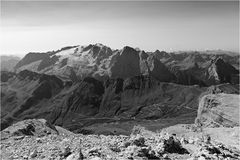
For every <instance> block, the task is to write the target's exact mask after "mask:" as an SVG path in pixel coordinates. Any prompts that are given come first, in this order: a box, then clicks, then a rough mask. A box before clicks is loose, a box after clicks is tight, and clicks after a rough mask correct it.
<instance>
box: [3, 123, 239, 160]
mask: <svg viewBox="0 0 240 160" xmlns="http://www.w3.org/2000/svg"><path fill="white" fill-rule="evenodd" d="M174 129H175V131H179V132H181V133H180V134H179V133H178V132H175V133H174ZM229 132H231V135H228V133H229ZM238 133H239V127H238V128H228V129H227V130H221V135H225V139H228V140H229V139H231V140H232V139H234V140H235V142H236V140H237V139H238V140H239V134H238ZM233 134H235V135H233ZM0 153H1V159H62V160H63V159H66V160H82V159H91V160H110V159H111V160H120V159H122V160H126V159H139V160H140V159H174V160H175V159H182V160H187V159H189V160H190V159H239V158H240V150H239V148H236V147H235V146H234V145H233V144H230V145H228V144H224V143H222V142H221V141H219V138H215V137H212V132H210V131H209V130H208V129H204V130H203V131H201V132H200V131H196V128H195V127H194V125H178V126H173V127H170V128H167V129H165V130H162V131H160V132H157V133H154V132H151V131H147V130H145V129H144V128H143V127H140V126H136V127H134V128H133V130H132V133H131V135H129V136H123V135H119V136H115V135H112V136H111V135H109V136H104V135H82V134H74V133H72V132H69V131H67V130H65V129H63V128H61V127H57V126H56V127H53V126H49V125H48V124H47V123H46V121H44V120H37V119H32V120H25V121H22V122H19V123H17V124H15V125H13V126H11V127H9V128H6V129H5V130H3V131H2V132H1V152H0Z"/></svg>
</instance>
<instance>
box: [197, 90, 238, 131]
mask: <svg viewBox="0 0 240 160" xmlns="http://www.w3.org/2000/svg"><path fill="white" fill-rule="evenodd" d="M239 98H240V97H239V95H236V94H224V93H219V94H208V95H205V96H203V97H202V98H201V100H200V102H199V108H198V116H197V119H196V123H198V124H200V125H202V126H206V127H219V126H223V127H234V126H239V107H240V105H239Z"/></svg>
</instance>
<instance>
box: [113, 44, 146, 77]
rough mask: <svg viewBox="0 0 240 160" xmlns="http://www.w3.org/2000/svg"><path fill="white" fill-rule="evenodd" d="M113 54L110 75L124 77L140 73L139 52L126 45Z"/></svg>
mask: <svg viewBox="0 0 240 160" xmlns="http://www.w3.org/2000/svg"><path fill="white" fill-rule="evenodd" d="M115 56H116V58H114V61H113V62H112V67H111V69H110V71H111V77H113V78H123V79H125V78H128V77H133V76H137V75H140V72H141V71H140V64H139V54H138V52H137V51H136V50H135V49H133V48H131V47H128V46H126V47H124V48H123V50H122V51H121V52H120V54H117V55H115Z"/></svg>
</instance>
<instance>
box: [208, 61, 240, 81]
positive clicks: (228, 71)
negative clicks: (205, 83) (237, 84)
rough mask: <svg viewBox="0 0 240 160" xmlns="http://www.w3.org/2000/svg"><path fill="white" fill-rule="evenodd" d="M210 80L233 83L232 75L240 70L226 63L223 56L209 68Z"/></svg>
mask: <svg viewBox="0 0 240 160" xmlns="http://www.w3.org/2000/svg"><path fill="white" fill-rule="evenodd" d="M208 73H209V80H212V81H215V82H216V83H231V82H232V76H233V75H238V74H239V71H238V70H237V69H235V68H234V67H233V66H231V65H230V64H229V63H226V62H225V61H224V60H223V59H222V58H218V59H216V60H215V61H214V63H213V64H212V65H211V66H210V67H209V68H208Z"/></svg>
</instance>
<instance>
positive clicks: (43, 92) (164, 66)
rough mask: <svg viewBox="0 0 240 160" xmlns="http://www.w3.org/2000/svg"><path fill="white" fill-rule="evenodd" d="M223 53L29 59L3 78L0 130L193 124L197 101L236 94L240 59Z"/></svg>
mask: <svg viewBox="0 0 240 160" xmlns="http://www.w3.org/2000/svg"><path fill="white" fill-rule="evenodd" d="M219 52H220V53H217V51H206V52H197V51H192V52H179V53H177V52H172V53H168V52H165V51H159V50H156V51H155V52H145V51H143V50H140V49H134V48H132V47H129V46H125V47H124V48H123V49H111V48H110V47H107V46H105V45H102V44H94V45H93V44H90V45H87V46H68V47H64V48H62V49H60V50H57V51H49V52H46V53H28V54H27V55H26V56H25V57H23V58H22V59H21V60H20V61H19V62H18V63H17V64H16V65H15V67H14V69H13V72H9V71H1V100H2V101H1V129H4V128H6V127H8V126H9V125H11V124H12V123H14V122H17V121H20V120H24V119H29V118H45V119H47V120H48V121H49V122H51V123H52V124H55V125H59V126H63V127H64V128H67V129H69V130H71V131H74V132H76V133H103V134H127V133H129V130H130V128H131V127H132V126H133V125H135V124H136V123H137V124H138V123H140V124H141V125H143V126H144V125H145V126H148V128H150V129H153V130H154V128H163V127H165V126H170V125H173V124H178V123H193V122H194V120H195V118H196V116H197V110H198V102H199V97H201V96H203V95H204V94H207V93H214V92H216V91H218V92H219V91H220V92H224V93H230V94H239V70H238V66H239V55H238V54H236V55H235V54H227V53H228V52H226V53H224V52H223V51H219Z"/></svg>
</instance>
